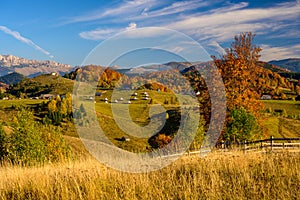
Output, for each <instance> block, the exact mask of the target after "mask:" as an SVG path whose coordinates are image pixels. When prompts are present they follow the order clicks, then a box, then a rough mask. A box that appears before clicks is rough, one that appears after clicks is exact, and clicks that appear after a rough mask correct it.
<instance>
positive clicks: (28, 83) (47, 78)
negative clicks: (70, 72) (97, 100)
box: [9, 74, 74, 97]
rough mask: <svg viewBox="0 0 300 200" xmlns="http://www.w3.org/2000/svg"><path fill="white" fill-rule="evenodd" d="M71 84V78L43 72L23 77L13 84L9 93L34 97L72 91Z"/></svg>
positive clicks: (72, 83) (72, 82)
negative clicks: (38, 74)
mask: <svg viewBox="0 0 300 200" xmlns="http://www.w3.org/2000/svg"><path fill="white" fill-rule="evenodd" d="M73 85H74V81H73V80H70V79H67V78H63V77H61V76H58V75H57V76H54V75H51V74H43V75H40V76H37V77H34V78H30V79H29V78H28V79H24V80H23V81H21V82H19V83H18V84H16V85H14V86H13V87H12V88H11V89H10V91H9V93H11V94H12V95H17V96H20V94H25V95H26V96H28V97H36V96H40V95H41V94H66V93H72V92H73Z"/></svg>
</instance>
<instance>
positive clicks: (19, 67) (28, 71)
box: [0, 55, 73, 77]
mask: <svg viewBox="0 0 300 200" xmlns="http://www.w3.org/2000/svg"><path fill="white" fill-rule="evenodd" d="M72 69H73V67H72V66H71V65H68V64H62V63H57V62H54V61H49V60H46V61H38V60H28V59H25V58H20V57H17V56H13V55H0V76H5V75H8V74H10V73H13V72H17V73H19V74H22V75H24V76H27V77H34V76H36V75H40V74H49V73H52V72H56V73H59V74H65V73H66V72H69V71H71V70H72Z"/></svg>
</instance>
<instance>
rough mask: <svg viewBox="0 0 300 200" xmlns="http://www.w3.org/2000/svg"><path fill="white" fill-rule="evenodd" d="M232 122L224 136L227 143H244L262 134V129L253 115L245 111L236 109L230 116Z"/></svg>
mask: <svg viewBox="0 0 300 200" xmlns="http://www.w3.org/2000/svg"><path fill="white" fill-rule="evenodd" d="M229 117H230V120H229V121H228V122H227V128H226V131H225V133H224V134H223V139H224V140H226V141H234V142H242V141H245V140H250V139H252V138H253V137H255V135H257V134H259V133H260V127H259V125H258V123H257V120H256V118H255V117H254V115H253V114H252V113H249V112H247V111H246V110H245V109H243V108H240V109H234V110H232V111H231V112H230V114H229Z"/></svg>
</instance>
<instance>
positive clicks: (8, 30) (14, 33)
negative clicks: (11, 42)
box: [0, 26, 53, 58]
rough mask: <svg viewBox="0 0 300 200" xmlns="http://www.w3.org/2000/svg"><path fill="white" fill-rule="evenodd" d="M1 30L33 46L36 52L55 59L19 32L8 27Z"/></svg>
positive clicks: (0, 27) (0, 28)
mask: <svg viewBox="0 0 300 200" xmlns="http://www.w3.org/2000/svg"><path fill="white" fill-rule="evenodd" d="M0 30H1V31H3V32H4V33H6V34H8V35H11V36H13V37H14V38H15V39H17V40H19V41H21V42H23V43H25V44H27V45H29V46H32V47H33V48H35V49H36V50H38V51H40V52H42V53H43V54H45V55H47V56H49V57H50V58H51V57H53V56H52V55H51V54H50V53H49V52H48V51H46V50H45V49H43V48H41V47H40V46H38V45H37V44H35V43H34V42H33V41H31V40H30V39H28V38H25V37H23V36H21V34H20V33H19V32H17V31H13V30H11V29H9V28H7V27H6V26H0Z"/></svg>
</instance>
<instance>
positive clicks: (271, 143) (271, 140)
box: [270, 135, 273, 151]
mask: <svg viewBox="0 0 300 200" xmlns="http://www.w3.org/2000/svg"><path fill="white" fill-rule="evenodd" d="M270 146H271V151H273V135H271V137H270Z"/></svg>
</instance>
